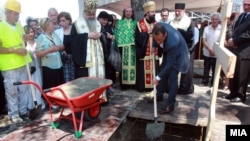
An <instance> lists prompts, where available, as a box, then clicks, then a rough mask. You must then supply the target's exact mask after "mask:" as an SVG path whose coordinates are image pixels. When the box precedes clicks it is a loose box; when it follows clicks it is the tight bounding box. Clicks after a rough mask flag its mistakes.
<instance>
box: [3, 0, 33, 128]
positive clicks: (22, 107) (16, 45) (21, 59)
mask: <svg viewBox="0 0 250 141" xmlns="http://www.w3.org/2000/svg"><path fill="white" fill-rule="evenodd" d="M4 8H5V17H6V20H5V21H2V22H0V30H1V32H0V58H1V59H0V71H1V73H2V75H3V78H4V81H3V82H4V88H5V96H6V100H7V106H8V115H9V117H10V119H11V121H12V122H13V123H21V122H23V120H22V118H20V117H23V116H24V115H27V114H28V111H27V102H28V94H29V93H28V90H29V89H28V86H27V85H20V86H14V85H13V82H20V81H24V80H28V74H27V71H26V69H25V64H26V61H25V57H26V54H27V50H26V49H25V48H23V45H22V36H21V35H22V33H24V32H23V28H22V26H21V25H20V24H18V22H17V21H18V19H19V14H20V11H21V5H20V3H19V2H18V1H16V0H7V1H6V3H5V5H4Z"/></svg>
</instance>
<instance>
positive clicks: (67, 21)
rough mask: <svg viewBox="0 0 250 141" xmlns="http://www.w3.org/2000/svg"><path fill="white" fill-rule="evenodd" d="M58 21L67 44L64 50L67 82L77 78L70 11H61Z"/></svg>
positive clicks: (64, 68) (64, 67)
mask: <svg viewBox="0 0 250 141" xmlns="http://www.w3.org/2000/svg"><path fill="white" fill-rule="evenodd" d="M57 18H58V23H59V25H60V26H61V27H62V28H63V44H64V46H65V50H64V51H63V53H64V54H66V55H65V56H66V57H65V60H64V64H63V71H64V79H65V82H68V81H71V80H73V79H74V78H75V76H74V74H75V73H74V63H73V60H72V51H71V45H70V41H71V39H70V31H71V27H72V19H71V16H70V14H69V13H68V12H61V13H59V15H58V17H57Z"/></svg>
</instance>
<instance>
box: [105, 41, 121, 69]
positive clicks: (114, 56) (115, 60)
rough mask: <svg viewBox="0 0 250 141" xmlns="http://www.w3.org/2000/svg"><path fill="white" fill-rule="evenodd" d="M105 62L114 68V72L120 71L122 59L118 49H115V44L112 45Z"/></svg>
mask: <svg viewBox="0 0 250 141" xmlns="http://www.w3.org/2000/svg"><path fill="white" fill-rule="evenodd" d="M107 61H108V62H109V63H110V65H111V66H113V67H114V68H115V70H116V71H121V70H122V57H121V54H120V52H119V48H118V47H116V45H115V43H113V45H112V46H111V48H110V54H109V56H108V60H107Z"/></svg>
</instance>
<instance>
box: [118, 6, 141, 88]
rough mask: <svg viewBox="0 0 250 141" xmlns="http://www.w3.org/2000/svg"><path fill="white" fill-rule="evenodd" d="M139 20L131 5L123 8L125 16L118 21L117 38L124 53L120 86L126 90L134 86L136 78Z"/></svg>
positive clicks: (121, 51)
mask: <svg viewBox="0 0 250 141" xmlns="http://www.w3.org/2000/svg"><path fill="white" fill-rule="evenodd" d="M136 24H137V21H136V20H135V19H134V11H133V9H132V8H131V7H128V8H125V9H124V10H123V17H122V19H121V20H119V21H118V22H117V25H116V28H115V38H116V43H117V46H118V47H119V51H120V53H121V55H122V70H121V72H120V76H119V79H120V88H121V90H126V89H129V88H132V87H134V85H135V81H136V80H135V78H136V52H135V35H134V34H135V28H136Z"/></svg>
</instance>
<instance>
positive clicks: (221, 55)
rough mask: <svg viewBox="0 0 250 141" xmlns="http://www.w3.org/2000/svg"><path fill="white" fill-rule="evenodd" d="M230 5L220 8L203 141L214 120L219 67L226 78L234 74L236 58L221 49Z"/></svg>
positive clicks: (207, 139)
mask: <svg viewBox="0 0 250 141" xmlns="http://www.w3.org/2000/svg"><path fill="white" fill-rule="evenodd" d="M232 5H233V3H232V0H227V1H226V2H225V5H224V6H223V7H222V13H221V15H222V17H223V18H224V19H222V23H221V36H220V42H219V44H218V43H217V44H216V43H215V46H214V52H215V55H216V57H217V60H216V67H215V74H214V82H213V89H212V94H211V100H210V109H209V117H208V125H207V130H206V138H205V141H209V140H210V136H211V129H212V128H213V126H214V125H213V124H214V120H215V109H216V100H217V94H218V86H219V78H220V72H221V66H222V65H223V70H224V71H225V72H226V73H225V74H226V75H227V77H232V75H233V72H234V67H235V60H236V57H234V56H233V55H232V54H230V53H229V51H228V50H227V49H226V48H225V47H223V45H224V42H225V37H226V29H227V17H229V16H230V15H231V9H232ZM227 59H229V60H227Z"/></svg>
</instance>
